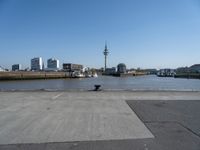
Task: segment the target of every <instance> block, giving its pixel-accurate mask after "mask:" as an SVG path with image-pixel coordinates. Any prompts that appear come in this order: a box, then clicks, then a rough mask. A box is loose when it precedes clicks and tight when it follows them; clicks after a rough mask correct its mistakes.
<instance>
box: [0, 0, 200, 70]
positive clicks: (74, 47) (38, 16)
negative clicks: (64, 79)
mask: <svg viewBox="0 0 200 150" xmlns="http://www.w3.org/2000/svg"><path fill="white" fill-rule="evenodd" d="M77 1H78V0H77ZM77 1H76V2H74V1H55V0H46V1H39V0H35V1H33V0H31V1H25V0H19V1H4V0H0V33H1V34H0V43H1V44H0V53H1V59H0V66H2V67H5V68H11V66H12V65H13V64H18V63H19V64H22V66H23V67H30V63H29V61H30V59H31V58H33V57H37V56H38V57H40V56H41V57H42V58H43V59H44V60H47V59H48V58H52V57H55V58H58V59H59V60H60V64H62V63H65V62H71V63H78V64H83V65H84V66H88V67H91V68H101V67H104V56H103V54H102V52H103V50H104V46H105V40H107V46H108V49H109V52H110V53H109V55H108V62H107V66H108V67H113V66H116V65H117V64H119V63H125V64H126V65H127V67H128V68H138V67H140V68H144V69H145V68H156V69H161V68H177V67H184V66H191V65H193V64H197V63H200V60H199V56H200V51H199V49H200V44H199V39H200V28H199V26H200V19H199V18H200V13H199V12H200V3H199V1H198V0H182V1H180V0H175V1H174V0H173V1H172V0H169V1H162V2H161V1H160V0H153V1H151V2H150V1H147V0H146V1H145V0H144V1H133V0H125V1H123V2H122V1H120V0H109V1H106V0H102V1H98V0H96V1H92V0H86V1H84V2H83V1H78V2H77ZM45 62H46V61H45Z"/></svg>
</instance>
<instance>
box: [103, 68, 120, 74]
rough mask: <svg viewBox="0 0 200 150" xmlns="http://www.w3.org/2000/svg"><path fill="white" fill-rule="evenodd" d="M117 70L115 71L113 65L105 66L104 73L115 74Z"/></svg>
mask: <svg viewBox="0 0 200 150" xmlns="http://www.w3.org/2000/svg"><path fill="white" fill-rule="evenodd" d="M116 72H117V71H116V68H115V67H112V68H106V70H105V74H106V75H112V74H115V73H116Z"/></svg>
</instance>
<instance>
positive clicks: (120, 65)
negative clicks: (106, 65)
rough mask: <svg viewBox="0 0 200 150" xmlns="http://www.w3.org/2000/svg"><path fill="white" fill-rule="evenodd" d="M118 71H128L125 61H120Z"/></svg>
mask: <svg viewBox="0 0 200 150" xmlns="http://www.w3.org/2000/svg"><path fill="white" fill-rule="evenodd" d="M117 72H118V73H126V65H125V64H123V63H120V64H118V65H117Z"/></svg>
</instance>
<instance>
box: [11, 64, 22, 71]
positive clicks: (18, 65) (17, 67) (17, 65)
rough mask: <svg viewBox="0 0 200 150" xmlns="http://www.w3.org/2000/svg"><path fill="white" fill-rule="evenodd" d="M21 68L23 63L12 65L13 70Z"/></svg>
mask: <svg viewBox="0 0 200 150" xmlns="http://www.w3.org/2000/svg"><path fill="white" fill-rule="evenodd" d="M19 70H22V65H21V64H14V65H12V71H19Z"/></svg>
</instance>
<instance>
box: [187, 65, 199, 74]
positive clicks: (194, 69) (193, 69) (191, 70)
mask: <svg viewBox="0 0 200 150" xmlns="http://www.w3.org/2000/svg"><path fill="white" fill-rule="evenodd" d="M189 70H190V72H200V64H195V65H192V66H191V67H189Z"/></svg>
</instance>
